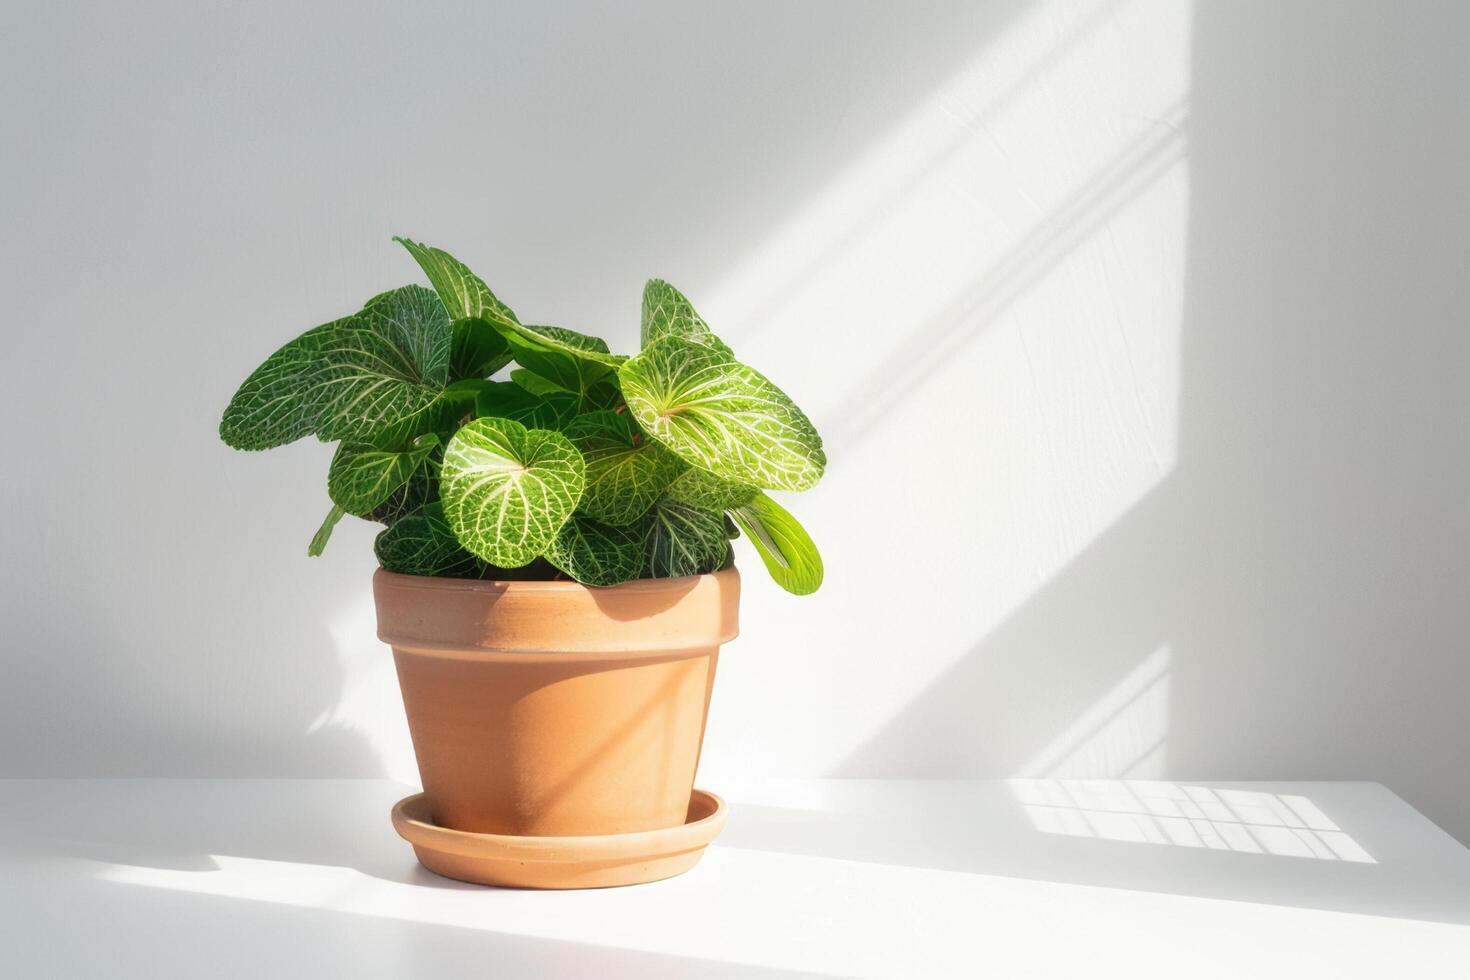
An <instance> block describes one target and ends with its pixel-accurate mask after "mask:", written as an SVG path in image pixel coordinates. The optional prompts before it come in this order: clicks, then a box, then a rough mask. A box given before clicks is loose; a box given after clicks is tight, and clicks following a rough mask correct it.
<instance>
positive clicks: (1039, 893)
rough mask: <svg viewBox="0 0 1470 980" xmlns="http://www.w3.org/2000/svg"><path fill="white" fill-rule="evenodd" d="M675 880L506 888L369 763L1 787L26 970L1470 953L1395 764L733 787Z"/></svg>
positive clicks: (1424, 966) (1444, 964)
mask: <svg viewBox="0 0 1470 980" xmlns="http://www.w3.org/2000/svg"><path fill="white" fill-rule="evenodd" d="M710 788H711V789H715V790H716V791H723V793H724V795H725V796H726V798H727V799H728V801H729V802H730V804H731V814H730V823H729V827H728V828H727V829H726V831H725V833H724V835H723V836H722V837H721V838H720V839H719V840H718V841H717V842H716V844H715V846H714V847H712V848H711V849H710V851H709V852H708V854H706V856H705V859H704V861H703V862H702V863H701V864H700V865H699V866H698V867H696V868H695V869H694V870H693V871H692V872H690V873H689V874H687V875H684V876H682V877H679V878H674V879H670V880H668V881H663V882H657V883H654V884H651V885H639V886H635V887H631V888H619V889H608V890H603V891H583V892H524V891H504V890H497V889H489V888H480V887H476V886H471V885H465V884H460V883H458V882H453V881H449V880H446V879H443V878H438V877H436V876H434V875H432V874H430V873H429V872H427V871H425V870H423V869H422V868H420V867H419V866H418V865H417V864H416V863H415V862H414V859H413V854H412V852H411V851H410V850H409V847H408V845H407V844H405V843H404V842H403V841H401V840H399V839H398V837H397V836H395V835H394V833H393V830H392V828H391V827H390V826H389V824H388V813H387V811H388V807H389V805H390V804H391V803H392V802H393V801H394V800H396V799H397V798H399V797H400V796H404V795H406V794H407V793H408V792H410V791H411V789H412V788H411V787H404V786H401V785H397V784H394V783H389V782H384V781H369V780H345V781H339V780H258V781H250V780H242V781H215V780H122V781H103V780H96V781H59V780H41V781H3V782H0V833H3V841H0V861H3V862H4V869H3V872H0V976H6V977H10V976H15V977H54V976H63V977H66V976H106V977H133V976H138V977H144V976H147V977H174V976H180V977H205V976H208V977H235V976H238V977H250V978H259V977H337V976H342V977H420V976H437V977H453V976H487V977H521V976H525V977H561V976H567V977H639V978H652V977H700V978H705V977H726V976H730V977H746V976H761V977H764V976H882V977H890V976H917V977H943V976H969V977H978V976H996V977H1046V978H1074V977H1126V978H1129V980H1145V978H1150V977H1168V978H1171V980H1175V978H1180V977H1191V978H1194V977H1230V978H1242V977H1250V978H1257V980H1259V978H1266V977H1291V978H1293V980H1312V978H1318V977H1334V978H1340V977H1374V978H1384V977H1415V978H1431V977H1455V978H1457V980H1463V978H1464V977H1466V976H1470V851H1467V850H1466V849H1465V848H1463V847H1461V846H1460V845H1459V844H1457V843H1456V842H1455V841H1454V840H1453V839H1452V838H1450V837H1449V836H1448V835H1446V834H1445V833H1443V832H1442V831H1440V830H1439V829H1438V828H1436V827H1435V826H1434V825H1433V824H1431V823H1430V822H1429V821H1428V820H1426V819H1424V818H1423V817H1422V816H1420V815H1419V814H1418V813H1416V812H1415V811H1414V810H1413V809H1412V808H1411V807H1409V806H1408V805H1407V804H1406V803H1404V802H1403V801H1402V800H1400V799H1399V798H1398V797H1396V796H1394V795H1393V794H1392V793H1391V792H1389V791H1388V790H1387V789H1385V788H1383V787H1382V786H1379V785H1376V784H1373V783H1340V782H1334V783H1326V782H1300V783H1215V782H1202V783H1161V782H1143V781H1133V782H1120V781H1071V780H1032V781H1014V782H1001V783H982V782H907V781H846V780H844V781H836V780H834V781H803V782H775V783H770V784H764V785H760V786H753V787H710Z"/></svg>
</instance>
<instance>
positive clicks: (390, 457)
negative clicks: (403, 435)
mask: <svg viewBox="0 0 1470 980" xmlns="http://www.w3.org/2000/svg"><path fill="white" fill-rule="evenodd" d="M438 445H439V437H438V436H437V435H434V434H433V433H432V432H431V433H427V434H425V435H421V436H419V437H418V438H417V439H415V440H414V441H413V443H412V444H411V445H410V446H409V447H408V448H407V449H405V450H402V451H398V452H394V451H390V450H383V449H374V448H372V447H370V446H357V445H353V444H351V443H345V442H344V443H343V444H342V445H340V446H338V447H337V453H336V455H335V456H333V457H332V466H331V468H330V469H329V470H328V471H327V494H328V495H329V496H330V497H331V498H332V502H333V503H334V504H336V505H337V506H338V507H341V508H342V509H343V510H345V511H347V513H349V514H366V513H369V512H371V511H372V510H373V509H374V508H376V507H377V506H378V505H379V504H381V503H383V502H384V501H385V500H387V499H388V498H389V497H391V496H392V495H393V493H394V492H395V491H396V490H398V488H400V487H402V486H403V485H404V484H405V483H407V482H408V480H409V477H411V476H412V475H413V474H414V471H415V470H417V469H418V468H419V467H420V466H422V465H423V464H424V462H425V461H426V460H427V459H428V458H429V456H430V455H431V454H432V453H433V452H434V448H435V447H436V446H438Z"/></svg>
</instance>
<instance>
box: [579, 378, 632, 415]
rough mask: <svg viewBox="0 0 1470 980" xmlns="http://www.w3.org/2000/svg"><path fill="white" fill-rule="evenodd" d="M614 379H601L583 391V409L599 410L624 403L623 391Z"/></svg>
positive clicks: (586, 410) (613, 407)
mask: <svg viewBox="0 0 1470 980" xmlns="http://www.w3.org/2000/svg"><path fill="white" fill-rule="evenodd" d="M616 377H617V376H616V375H614V376H613V379H614V380H609V381H600V382H598V383H597V384H595V385H593V386H592V387H591V388H588V389H587V390H586V391H584V392H582V411H584V412H597V411H601V410H603V409H617V408H621V407H622V405H623V393H622V392H621V391H619V390H618V386H617V384H616V383H615V380H616Z"/></svg>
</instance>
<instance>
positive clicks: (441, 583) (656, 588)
mask: <svg viewBox="0 0 1470 980" xmlns="http://www.w3.org/2000/svg"><path fill="white" fill-rule="evenodd" d="M374 574H376V575H381V576H382V577H383V578H384V579H386V580H387V581H389V582H391V583H392V584H393V585H394V586H396V587H398V588H405V589H449V590H454V591H462V592H588V593H591V594H593V595H606V594H608V593H612V592H661V591H671V590H674V589H679V588H683V589H687V588H690V587H691V586H692V585H693V583H695V582H697V581H698V580H700V579H706V578H720V577H721V576H723V577H726V578H729V577H731V576H738V575H739V569H737V568H736V567H735V566H734V565H733V564H732V565H730V566H729V567H728V568H722V569H720V570H719V571H717V572H705V573H704V574H702V575H681V576H679V577H678V578H635V579H629V580H628V581H626V582H619V583H618V584H617V585H583V584H582V583H581V582H578V581H577V580H576V579H524V580H523V579H503V578H451V577H450V576H447V575H405V574H404V573H402V572H390V571H388V569H386V568H383V567H382V566H379V567H378V568H377V569H376V571H375V573H374Z"/></svg>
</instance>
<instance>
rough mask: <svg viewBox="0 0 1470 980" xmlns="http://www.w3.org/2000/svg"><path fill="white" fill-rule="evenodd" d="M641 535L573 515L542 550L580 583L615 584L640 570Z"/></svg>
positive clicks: (556, 564) (641, 557) (641, 560)
mask: <svg viewBox="0 0 1470 980" xmlns="http://www.w3.org/2000/svg"><path fill="white" fill-rule="evenodd" d="M643 549H644V535H643V534H640V533H638V532H637V531H635V530H633V529H631V528H624V527H612V526H610V525H607V524H603V523H602V522H600V521H595V520H593V519H591V518H590V517H579V516H577V515H573V516H572V519H571V520H569V521H567V522H566V523H565V524H563V525H562V527H561V530H560V531H558V532H557V535H556V539H555V540H554V541H552V543H551V546H550V547H549V548H547V549H546V559H547V561H549V562H551V563H552V564H553V565H555V566H556V567H557V568H559V569H561V570H562V571H564V572H566V573H567V574H568V575H570V576H571V577H572V578H574V579H576V580H577V581H578V582H581V583H582V584H583V585H598V586H607V585H617V584H618V583H619V582H626V581H628V580H629V579H634V578H637V577H638V573H639V572H641V571H642V570H643Z"/></svg>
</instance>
